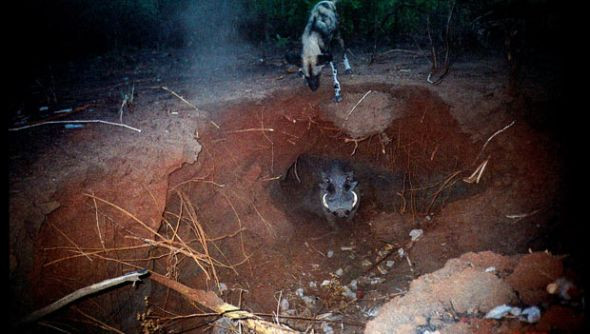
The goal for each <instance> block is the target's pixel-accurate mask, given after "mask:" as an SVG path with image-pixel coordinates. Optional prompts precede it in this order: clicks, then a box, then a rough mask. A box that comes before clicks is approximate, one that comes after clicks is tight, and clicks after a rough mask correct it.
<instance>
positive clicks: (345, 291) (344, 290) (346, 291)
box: [342, 285, 356, 299]
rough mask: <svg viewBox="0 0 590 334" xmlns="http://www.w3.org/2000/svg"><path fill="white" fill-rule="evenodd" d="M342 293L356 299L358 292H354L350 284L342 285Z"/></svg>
mask: <svg viewBox="0 0 590 334" xmlns="http://www.w3.org/2000/svg"><path fill="white" fill-rule="evenodd" d="M342 295H343V296H344V297H346V298H348V299H355V298H356V292H353V291H352V290H351V289H350V288H349V287H348V286H346V285H345V286H343V287H342Z"/></svg>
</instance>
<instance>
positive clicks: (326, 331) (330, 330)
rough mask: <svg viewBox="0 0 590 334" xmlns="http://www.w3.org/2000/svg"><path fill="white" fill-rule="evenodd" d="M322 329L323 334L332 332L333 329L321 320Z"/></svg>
mask: <svg viewBox="0 0 590 334" xmlns="http://www.w3.org/2000/svg"><path fill="white" fill-rule="evenodd" d="M322 330H323V331H324V333H325V334H334V329H333V328H332V326H330V325H328V323H327V322H322Z"/></svg>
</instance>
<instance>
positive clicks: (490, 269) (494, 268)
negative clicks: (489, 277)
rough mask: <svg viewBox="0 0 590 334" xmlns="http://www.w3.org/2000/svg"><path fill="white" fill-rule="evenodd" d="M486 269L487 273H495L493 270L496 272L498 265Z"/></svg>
mask: <svg viewBox="0 0 590 334" xmlns="http://www.w3.org/2000/svg"><path fill="white" fill-rule="evenodd" d="M484 271H485V272H486V273H493V272H495V271H496V267H494V266H492V267H487V268H486V269H485V270H484Z"/></svg>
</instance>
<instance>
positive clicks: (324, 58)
mask: <svg viewBox="0 0 590 334" xmlns="http://www.w3.org/2000/svg"><path fill="white" fill-rule="evenodd" d="M331 61H332V55H331V54H321V55H319V56H318V58H317V62H316V64H318V65H324V64H325V63H329V62H331Z"/></svg>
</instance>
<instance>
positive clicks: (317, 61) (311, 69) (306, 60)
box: [301, 54, 332, 91]
mask: <svg viewBox="0 0 590 334" xmlns="http://www.w3.org/2000/svg"><path fill="white" fill-rule="evenodd" d="M331 61H332V55H331V54H318V55H313V56H305V55H303V56H302V57H301V70H302V72H303V76H304V77H305V82H306V83H307V86H309V88H310V89H311V90H312V91H316V90H317V89H318V88H319V87H320V74H322V69H323V68H324V65H326V63H329V62H331Z"/></svg>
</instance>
